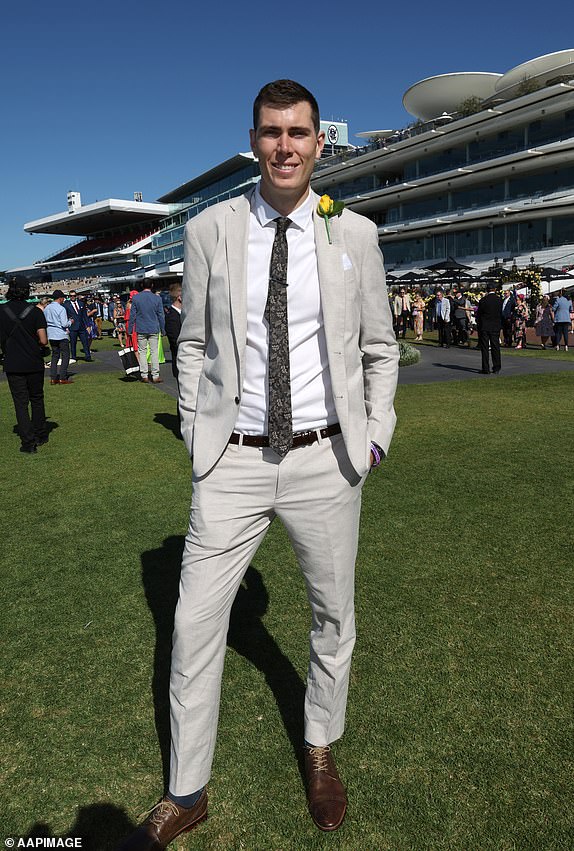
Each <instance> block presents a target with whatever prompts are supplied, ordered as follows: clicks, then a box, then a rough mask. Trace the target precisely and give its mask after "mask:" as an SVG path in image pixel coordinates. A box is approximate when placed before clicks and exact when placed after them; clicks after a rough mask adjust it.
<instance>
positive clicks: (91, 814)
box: [24, 803, 135, 851]
mask: <svg viewBox="0 0 574 851" xmlns="http://www.w3.org/2000/svg"><path fill="white" fill-rule="evenodd" d="M134 829H135V825H134V823H133V822H132V821H131V820H130V819H129V818H128V816H127V815H126V813H125V811H124V810H122V809H120V808H119V807H116V806H114V804H108V803H100V804H90V805H89V806H87V807H80V809H79V810H78V815H77V817H76V821H75V822H74V824H73V825H72V827H71V828H70V830H69V831H68V832H67V833H66V834H64V835H63V836H61V837H60V836H56V835H55V834H53V833H52V830H51V828H50V826H49V825H47V824H44V823H42V822H36V824H34V825H33V826H32V827H31V828H30V829H29V831H28V833H27V834H26V836H25V837H24V840H25V841H26V843H27V842H28V840H36V839H60V838H61V839H81V840H82V843H81V848H82V851H112V849H113V848H115V847H116V846H117V844H118V843H119V842H120V841H121V840H122V839H124V838H125V837H126V836H128V835H129V834H130V833H131V832H132V831H133V830H134ZM30 847H33V846H32V843H31V844H30ZM34 847H36V843H34ZM37 847H45V846H44V844H42V845H38V846H37Z"/></svg>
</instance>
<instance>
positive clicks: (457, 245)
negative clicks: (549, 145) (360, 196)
mask: <svg viewBox="0 0 574 851" xmlns="http://www.w3.org/2000/svg"><path fill="white" fill-rule="evenodd" d="M569 243H574V217H573V216H563V217H556V218H551V217H540V218H536V219H532V220H531V221H527V222H508V223H506V224H503V225H496V226H494V227H481V228H474V229H472V230H460V231H449V232H447V233H440V234H436V235H435V234H433V235H431V236H427V237H422V236H421V237H417V238H411V239H401V240H396V241H394V242H383V244H382V246H381V247H382V251H383V254H384V255H385V261H386V263H387V265H395V264H400V263H416V262H423V261H424V262H425V263H426V262H432V261H434V260H442V259H444V258H445V257H448V256H449V255H451V256H452V257H472V256H473V255H481V254H492V255H496V254H503V253H512V254H521V253H522V254H524V253H526V252H529V251H540V250H542V249H544V248H548V247H551V246H557V245H567V244H569Z"/></svg>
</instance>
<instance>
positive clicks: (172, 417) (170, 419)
mask: <svg viewBox="0 0 574 851" xmlns="http://www.w3.org/2000/svg"><path fill="white" fill-rule="evenodd" d="M153 421H154V423H158V424H159V425H162V426H163V427H164V428H166V429H167V430H168V431H171V433H172V434H173V436H174V437H176V438H177V439H178V440H183V437H182V436H181V431H180V428H179V416H178V415H177V414H167V413H164V412H160V413H157V414H155V415H154V418H153Z"/></svg>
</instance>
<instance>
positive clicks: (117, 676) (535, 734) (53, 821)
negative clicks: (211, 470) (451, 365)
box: [0, 346, 574, 851]
mask: <svg viewBox="0 0 574 851" xmlns="http://www.w3.org/2000/svg"><path fill="white" fill-rule="evenodd" d="M96 347H97V346H96ZM46 399H47V412H48V415H49V417H50V420H51V422H52V423H53V425H54V426H57V427H54V428H53V430H52V432H51V437H50V443H49V444H48V445H47V446H45V447H41V448H40V450H39V451H38V454H37V455H22V454H20V453H19V452H18V451H17V449H18V445H19V440H18V438H17V437H16V435H14V434H13V433H12V427H13V424H14V415H13V409H12V406H11V399H10V396H9V393H8V388H7V385H6V383H5V382H2V383H1V384H0V452H1V457H2V471H3V480H4V487H3V489H2V491H3V493H2V505H1V509H2V519H3V524H2V530H3V531H2V553H3V568H4V576H3V582H2V591H1V593H2V609H1V611H2V614H3V629H2V633H1V634H2V661H3V683H2V686H3V689H2V690H3V700H2V704H1V705H2V729H3V734H4V735H3V737H2V738H3V744H2V747H1V750H0V782H1V784H2V792H1V793H0V795H1V802H0V824H1V825H2V831H3V836H2V837H0V839H3V838H4V837H5V836H12V837H18V836H26V837H43V836H64V835H73V836H82V837H83V840H84V841H83V846H82V847H83V851H86V849H98V850H99V849H102V851H103V849H111V848H113V847H114V845H115V843H116V842H117V841H118V839H119V838H120V837H121V836H122V835H123V834H124V833H125V832H127V831H129V829H130V827H131V826H132V825H133V824H135V822H136V819H137V816H138V815H139V814H140V813H142V811H144V810H145V809H147V808H149V807H151V806H152V804H153V803H154V802H155V800H156V799H157V797H158V796H159V795H160V794H161V792H162V774H163V770H164V769H165V761H166V747H167V715H166V709H167V704H166V699H165V697H166V695H165V689H166V682H167V675H168V669H169V648H170V631H171V618H172V613H173V606H174V603H175V598H176V594H177V573H178V567H179V557H180V553H181V547H182V542H183V535H184V534H185V530H186V525H187V513H188V504H189V498H190V464H189V461H188V459H187V456H186V453H185V449H184V447H183V445H182V443H181V441H179V440H177V439H176V438H175V437H174V435H173V433H172V430H171V429H172V428H173V426H174V422H175V401H174V400H172V399H171V398H169V397H168V396H166V395H165V394H163V393H160V392H158V391H157V390H155V389H153V388H150V387H146V386H145V385H142V384H140V383H137V382H136V383H127V382H124V381H122V380H121V376H120V374H119V373H118V374H91V375H90V374H89V373H84V374H82V375H80V376H78V377H77V380H76V381H75V384H74V385H73V386H71V387H51V386H49V385H48V386H46ZM397 413H398V417H399V419H398V425H397V431H396V434H395V439H394V442H393V445H392V449H391V453H390V455H389V458H388V460H387V461H386V462H385V464H384V465H383V467H382V468H381V469H380V470H379V471H377V472H376V473H374V474H372V475H371V476H370V477H369V479H368V480H367V483H366V486H365V490H364V502H363V519H362V536H361V544H360V550H359V559H358V565H357V618H358V641H357V647H356V652H355V659H354V666H353V672H352V682H351V690H350V700H349V711H348V725H347V733H346V735H345V737H344V738H343V739H342V740H341V741H340V742H339V743H338V745H337V747H336V757H337V762H338V765H339V768H340V771H341V774H342V776H343V778H344V780H345V782H346V784H347V787H348V791H349V797H350V807H349V813H348V817H347V820H346V821H345V823H344V825H343V827H342V828H341V830H339V831H338V832H337V833H336V834H334V835H324V834H321V833H320V832H319V831H318V830H317V829H316V828H315V827H314V826H313V824H312V822H311V820H310V817H309V816H308V814H307V811H306V801H305V794H304V790H303V786H302V782H301V775H300V771H299V766H298V761H297V757H296V750H298V747H297V746H298V743H299V740H300V737H301V734H302V731H301V700H302V695H303V678H304V676H305V671H306V664H307V634H308V630H309V626H310V622H309V612H308V609H307V603H306V598H305V593H304V589H303V586H302V581H301V579H300V576H299V574H298V570H297V566H296V564H295V561H294V558H293V555H292V553H291V551H290V549H289V547H288V544H287V539H286V535H285V533H284V531H283V529H282V528H281V526H280V525H279V524H274V525H273V527H272V529H271V531H270V533H269V535H268V537H267V539H266V540H265V542H264V544H263V545H262V547H261V549H260V550H259V552H258V554H257V556H256V558H255V560H254V562H253V565H252V568H251V569H250V571H249V573H248V575H247V580H246V583H245V585H244V587H243V588H242V589H241V591H240V594H239V596H238V599H237V601H236V606H235V609H234V615H233V622H232V629H231V632H230V637H229V644H230V649H229V651H228V654H227V659H226V670H225V678H224V691H223V699H222V709H221V717H220V728H219V740H218V747H217V751H216V759H215V764H214V772H213V777H212V781H211V784H210V817H209V819H208V820H207V822H206V823H205V824H204V825H202V826H201V827H200V828H198V829H197V830H196V831H194V832H193V833H191V834H189V835H188V836H187V837H186V838H181V839H180V840H178V841H177V842H176V843H174V845H173V847H174V848H180V849H192V848H193V849H196V848H197V849H204V851H207V849H209V851H212V849H247V851H306V849H310V851H313V849H323V848H336V849H345V851H355V850H356V851H384V849H389V851H412V850H413V849H416V851H418V849H452V851H467V849H468V851H486V850H487V849H497V851H511V849H512V851H525V849H532V851H546V849H548V850H549V849H556V851H558V850H559V849H560V851H562V849H570V848H571V847H572V832H571V831H572V827H573V821H574V819H573V816H572V810H573V801H572V696H573V695H572V652H571V651H572V643H571V642H572V599H573V596H574V595H573V593H572V562H573V557H572V528H573V523H574V514H573V508H574V495H573V489H572V476H571V461H570V458H569V450H570V445H571V439H570V431H571V425H570V424H571V423H572V421H573V419H574V375H570V374H557V375H547V376H527V377H521V378H513V379H510V378H501V379H500V380H498V381H496V382H467V383H465V382H446V383H444V384H442V383H439V384H430V385H424V386H421V385H413V386H401V387H400V388H399V391H398V395H397Z"/></svg>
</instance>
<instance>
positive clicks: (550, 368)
mask: <svg viewBox="0 0 574 851" xmlns="http://www.w3.org/2000/svg"><path fill="white" fill-rule="evenodd" d="M472 345H474V343H473V344H472ZM416 348H418V350H419V352H420V353H421V359H420V361H419V362H418V363H417V364H414V365H413V366H407V367H401V370H400V373H399V384H430V383H431V382H433V381H460V380H461V379H468V378H470V379H478V380H480V381H497V380H499V379H500V378H502V377H504V376H509V375H513V376H514V375H544V374H546V373H551V372H563V371H564V370H566V371H570V372H571V371H573V370H574V352H568V353H566V352H564V353H563V354H560V355H558V354H556V357H555V358H543V357H539V358H537V357H533V356H531V355H525V356H521V355H519V354H507V353H506V352H505V351H504V349H502V370H501V372H500V374H499V375H498V376H496V375H482V374H481V373H480V369H481V366H482V363H481V357H480V352H479V351H478V349H474V348H471V349H467V348H458V347H457V346H451V347H450V349H441V348H439V347H438V346H433V345H422V346H417V347H416Z"/></svg>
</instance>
